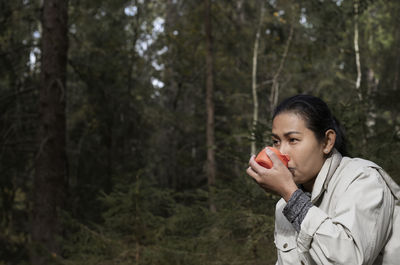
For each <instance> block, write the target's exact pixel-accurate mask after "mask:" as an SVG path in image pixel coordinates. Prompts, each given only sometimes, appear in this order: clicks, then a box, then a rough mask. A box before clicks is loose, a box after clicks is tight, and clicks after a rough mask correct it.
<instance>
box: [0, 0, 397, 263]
mask: <svg viewBox="0 0 400 265" xmlns="http://www.w3.org/2000/svg"><path fill="white" fill-rule="evenodd" d="M353 3H354V1H339V0H325V1H313V0H307V1H300V2H298V3H296V4H294V3H293V1H288V0H279V1H266V2H265V17H264V21H262V26H261V36H260V48H259V54H258V69H257V84H258V87H257V90H258V97H259V124H258V125H257V128H256V131H255V135H256V144H257V148H259V149H261V148H262V147H263V146H265V145H267V144H269V142H270V130H271V128H270V126H271V125H270V117H271V113H270V106H269V101H268V98H269V96H270V93H271V86H272V79H273V77H274V76H275V74H276V73H277V69H278V68H279V65H280V64H281V62H282V59H283V53H284V51H285V46H286V44H287V40H288V37H289V33H290V30H291V28H293V32H294V33H293V39H292V42H291V43H290V46H289V50H288V54H287V57H286V58H285V60H284V64H283V69H282V72H281V73H280V75H279V76H278V78H277V82H278V83H279V99H283V98H285V97H287V96H291V95H294V94H297V93H312V94H314V95H316V96H320V97H322V98H323V99H324V100H326V101H327V102H328V104H329V106H330V107H331V108H332V109H333V112H334V114H335V116H337V117H338V119H339V120H340V121H341V123H342V124H343V125H344V127H345V128H346V131H347V135H348V144H349V150H350V153H351V155H352V156H359V157H363V158H367V159H371V160H373V161H374V162H376V163H378V164H379V165H381V166H383V168H384V169H385V170H386V171H388V172H389V173H390V174H391V175H392V176H393V178H394V179H396V180H397V181H398V182H400V176H399V175H398V173H397V172H399V170H400V164H399V163H397V160H396V158H397V157H398V156H399V155H400V153H399V152H400V151H399V150H400V148H399V147H400V118H399V117H400V116H399V114H400V109H399V107H398V102H399V99H400V94H399V89H400V81H399V80H400V74H399V73H400V71H399V69H400V50H399V48H398V47H400V45H399V44H400V31H399V27H397V25H398V24H399V18H398V13H399V12H398V11H399V10H400V4H399V2H398V1H395V0H390V1H386V0H376V1H371V0H362V1H360V12H359V18H358V21H359V33H360V34H359V46H360V57H361V70H362V81H361V92H362V96H363V101H361V102H360V101H359V100H358V94H357V93H358V92H357V91H356V89H355V80H356V74H357V72H356V66H355V53H354V19H355V17H354V7H353ZM39 5H40V3H39V1H31V0H27V1H8V2H7V1H1V3H0V14H1V16H0V72H1V73H2V75H1V76H0V103H1V104H0V111H1V116H0V148H1V152H0V165H1V166H0V172H1V175H0V235H1V236H0V249H1V251H0V264H24V262H25V263H28V252H29V251H28V250H29V247H30V246H29V225H30V224H29V220H30V219H29V211H30V209H31V203H30V201H31V200H30V195H31V193H30V192H31V187H32V181H33V179H32V176H33V172H32V168H33V166H34V162H35V155H36V154H37V151H38V150H39V146H38V145H37V143H36V128H37V116H36V113H37V111H36V108H37V91H36V89H37V85H38V77H39V74H40V73H39V66H40V60H39V59H40V50H39V48H38V47H39V44H40V25H39V19H40V6H39ZM260 6H261V1H244V0H235V1H227V0H221V1H212V26H213V28H212V34H213V52H214V69H215V73H214V85H215V94H214V98H215V102H214V104H215V138H216V146H214V147H212V148H214V150H215V151H216V160H217V169H218V174H217V183H216V187H215V196H216V198H214V200H215V203H216V207H217V212H216V213H211V212H210V211H209V209H208V207H209V206H208V203H209V198H208V190H207V179H206V175H205V170H204V164H205V160H206V151H207V148H208V147H207V146H206V139H205V121H206V111H205V91H204V87H205V75H206V73H205V54H206V50H205V42H204V27H203V24H204V17H203V15H204V13H203V8H204V6H203V3H201V2H199V1H191V0H190V1H183V0H178V1H172V0H171V1H159V0H146V1H141V0H132V1H120V0H118V1H111V0H101V1H95V0H88V1H78V0H71V1H69V25H70V27H69V54H68V56H69V63H68V73H67V80H68V81H67V82H68V84H67V87H68V93H67V102H68V104H67V128H68V131H67V135H68V136H67V142H68V145H67V146H68V150H67V153H68V160H69V161H68V162H69V200H68V203H67V207H66V208H65V209H62V210H63V211H64V226H65V237H64V238H63V242H64V243H63V246H64V253H63V256H62V257H55V259H54V260H55V262H57V263H61V264H68V265H73V264H163V265H164V264H185V265H187V264H249V263H251V264H273V263H274V262H275V258H276V254H275V247H274V244H273V226H274V220H273V215H274V205H275V202H276V201H277V199H278V198H276V197H274V196H271V195H269V196H266V195H265V194H264V193H263V192H262V191H261V190H260V189H259V187H258V186H257V185H256V184H255V183H253V182H252V181H251V180H250V178H249V177H248V176H247V175H246V174H245V169H246V167H247V165H246V164H247V161H248V159H249V152H250V130H251V128H252V110H253V101H252V95H251V72H252V56H253V47H254V40H255V34H256V25H258V21H259V15H260ZM34 56H35V59H36V62H34V61H33V60H32V59H33V57H34ZM371 118H372V119H371ZM368 122H369V123H368ZM368 124H369V125H368Z"/></svg>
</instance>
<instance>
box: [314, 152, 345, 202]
mask: <svg viewBox="0 0 400 265" xmlns="http://www.w3.org/2000/svg"><path fill="white" fill-rule="evenodd" d="M341 160H342V155H341V154H340V153H339V152H338V151H337V150H336V149H333V151H332V153H331V155H330V156H329V157H328V158H327V159H326V160H325V162H324V164H323V165H322V168H321V170H320V171H319V173H318V176H317V178H316V179H315V183H314V186H313V190H312V193H311V202H312V203H315V202H316V201H317V200H318V198H319V197H320V196H321V195H322V193H323V192H324V191H325V190H326V188H327V186H328V184H329V181H330V180H331V178H332V176H333V174H334V173H335V170H336V169H337V168H338V166H339V164H340V161H341Z"/></svg>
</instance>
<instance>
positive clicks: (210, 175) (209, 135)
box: [204, 0, 217, 212]
mask: <svg viewBox="0 0 400 265" xmlns="http://www.w3.org/2000/svg"><path fill="white" fill-rule="evenodd" d="M204 7H205V16H204V18H205V20H204V26H205V33H206V49H207V50H206V109H207V124H206V139H207V140H206V144H207V162H206V172H207V181H208V189H209V207H210V211H211V212H216V206H215V203H214V189H215V176H216V171H217V170H216V165H215V139H214V86H213V85H214V81H213V78H214V77H213V50H212V35H211V33H212V31H211V3H210V0H205V1H204Z"/></svg>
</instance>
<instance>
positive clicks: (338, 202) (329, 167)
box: [275, 150, 400, 265]
mask: <svg viewBox="0 0 400 265" xmlns="http://www.w3.org/2000/svg"><path fill="white" fill-rule="evenodd" d="M399 198H400V187H399V186H398V185H397V184H396V183H395V182H394V181H393V180H392V179H391V178H390V176H389V175H388V174H387V173H386V172H385V171H383V169H382V168H380V167H379V166H378V165H376V164H374V163H372V162H370V161H367V160H363V159H359V158H349V157H343V158H342V156H341V155H340V153H339V152H337V151H336V150H334V152H333V154H332V155H331V156H330V157H329V158H328V159H327V160H326V161H325V163H324V165H323V167H322V169H321V171H320V172H319V174H318V176H317V178H316V181H315V184H314V188H313V191H312V194H311V201H312V203H313V205H314V206H313V207H311V208H310V210H309V211H308V213H307V215H306V216H305V218H304V220H303V222H302V224H301V229H300V232H299V233H297V232H296V230H295V229H294V228H293V226H292V224H291V223H289V222H288V220H287V219H286V217H285V216H284V215H283V214H282V210H283V208H284V207H285V205H286V202H285V201H284V200H283V199H281V200H280V201H278V203H277V205H276V215H275V217H276V218H275V245H276V247H277V250H278V261H277V264H284V265H287V264H296V265H298V264H303V265H305V264H324V265H325V264H347V265H350V264H351V265H356V264H373V265H377V264H384V265H389V264H390V265H395V264H396V265H399V264H400V203H399ZM395 206H396V207H395Z"/></svg>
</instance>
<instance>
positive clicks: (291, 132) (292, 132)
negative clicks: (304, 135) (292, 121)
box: [283, 131, 301, 137]
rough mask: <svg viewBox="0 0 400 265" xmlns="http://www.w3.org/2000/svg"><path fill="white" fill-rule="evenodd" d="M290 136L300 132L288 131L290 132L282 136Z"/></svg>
mask: <svg viewBox="0 0 400 265" xmlns="http://www.w3.org/2000/svg"><path fill="white" fill-rule="evenodd" d="M292 134H301V132H297V131H290V132H287V133H285V134H284V135H283V136H285V137H288V136H290V135H292Z"/></svg>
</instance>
